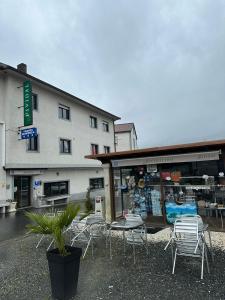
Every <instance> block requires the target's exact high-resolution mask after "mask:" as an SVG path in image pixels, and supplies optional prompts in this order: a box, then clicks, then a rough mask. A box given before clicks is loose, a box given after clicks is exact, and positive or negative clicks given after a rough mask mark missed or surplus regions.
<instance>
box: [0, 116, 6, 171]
mask: <svg viewBox="0 0 225 300" xmlns="http://www.w3.org/2000/svg"><path fill="white" fill-rule="evenodd" d="M0 125H2V141H1V144H2V167H3V168H5V163H6V148H5V145H6V136H5V122H2V121H0Z"/></svg>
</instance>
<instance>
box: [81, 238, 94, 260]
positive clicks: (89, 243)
mask: <svg viewBox="0 0 225 300" xmlns="http://www.w3.org/2000/svg"><path fill="white" fill-rule="evenodd" d="M91 240H92V238H91V237H90V238H89V241H88V243H87V247H86V249H85V251H84V255H83V258H84V257H85V255H86V253H87V250H88V247H89V245H90V243H91Z"/></svg>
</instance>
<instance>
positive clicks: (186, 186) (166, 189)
mask: <svg viewBox="0 0 225 300" xmlns="http://www.w3.org/2000/svg"><path fill="white" fill-rule="evenodd" d="M215 164H216V161H213V162H209V164H208V165H207V170H208V171H209V174H210V175H208V174H200V172H199V169H201V163H200V162H198V165H199V169H198V170H197V171H196V170H194V167H195V168H196V163H183V164H181V163H180V164H173V165H168V164H167V165H163V164H161V165H154V168H153V167H151V168H150V167H149V165H146V166H138V167H137V166H134V167H132V166H129V168H126V167H122V168H118V170H120V176H121V178H120V191H121V202H122V205H121V207H122V210H123V211H126V212H130V213H135V214H139V215H141V217H142V218H143V219H144V220H146V221H147V222H151V221H153V220H154V219H155V222H157V218H159V220H160V222H163V220H164V222H167V223H169V224H171V223H173V222H174V220H175V218H177V217H179V216H181V215H184V214H188V215H190V214H191V215H195V214H200V215H202V216H210V217H212V218H215V217H216V214H215V208H216V207H217V206H218V205H220V206H223V205H225V185H222V184H221V183H225V180H224V181H223V180H222V178H224V177H223V175H224V173H223V174H222V173H221V172H220V176H219V170H218V168H216V166H215ZM210 165H211V166H212V168H210ZM193 166H194V167H193ZM203 167H204V168H203ZM203 167H202V169H203V170H204V171H205V169H206V165H205V162H204V166H203ZM211 170H213V172H214V171H215V170H216V173H217V174H215V175H214V176H213V174H212V173H213V172H211ZM116 174H117V181H118V171H117V173H116ZM195 174H197V175H195ZM216 175H217V176H216ZM117 194H118V192H117ZM117 202H118V199H117ZM116 210H117V206H116ZM122 214H123V213H122V212H121V215H122ZM117 215H118V211H117ZM160 218H161V219H160Z"/></svg>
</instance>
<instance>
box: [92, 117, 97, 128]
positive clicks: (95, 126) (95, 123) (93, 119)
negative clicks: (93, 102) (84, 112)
mask: <svg viewBox="0 0 225 300" xmlns="http://www.w3.org/2000/svg"><path fill="white" fill-rule="evenodd" d="M90 127H91V128H97V127H98V124H97V118H96V117H92V116H90Z"/></svg>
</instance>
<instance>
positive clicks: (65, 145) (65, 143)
mask: <svg viewBox="0 0 225 300" xmlns="http://www.w3.org/2000/svg"><path fill="white" fill-rule="evenodd" d="M60 153H68V154H70V153H71V140H66V139H60Z"/></svg>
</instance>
